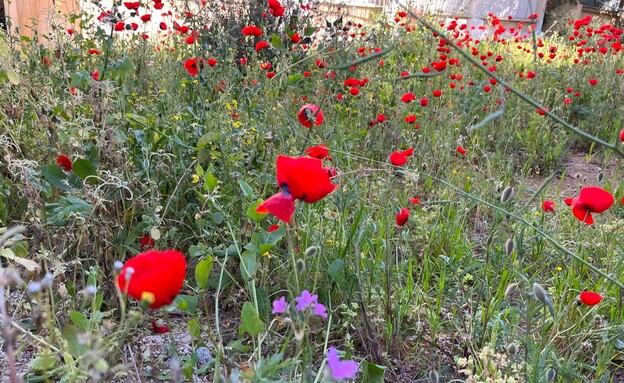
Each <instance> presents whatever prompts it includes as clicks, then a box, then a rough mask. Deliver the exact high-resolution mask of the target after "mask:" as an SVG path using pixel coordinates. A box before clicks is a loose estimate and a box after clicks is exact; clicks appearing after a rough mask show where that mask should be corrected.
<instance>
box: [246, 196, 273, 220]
mask: <svg viewBox="0 0 624 383" xmlns="http://www.w3.org/2000/svg"><path fill="white" fill-rule="evenodd" d="M262 202H264V200H263V199H262V198H258V200H257V201H256V202H254V203H252V204H251V205H249V207H248V208H247V217H249V218H251V219H252V220H253V221H255V222H260V221H262V220H263V219H264V217H266V216H267V215H268V213H256V209H257V208H258V206H260V204H261V203H262Z"/></svg>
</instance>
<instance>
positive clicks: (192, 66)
mask: <svg viewBox="0 0 624 383" xmlns="http://www.w3.org/2000/svg"><path fill="white" fill-rule="evenodd" d="M200 63H201V61H200ZM184 69H186V71H187V72H188V74H190V75H191V76H197V75H198V74H199V68H198V67H197V59H188V60H186V61H185V62H184Z"/></svg>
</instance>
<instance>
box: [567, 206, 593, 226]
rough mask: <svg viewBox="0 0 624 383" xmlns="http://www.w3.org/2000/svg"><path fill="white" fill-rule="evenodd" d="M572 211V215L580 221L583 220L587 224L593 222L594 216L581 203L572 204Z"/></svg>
mask: <svg viewBox="0 0 624 383" xmlns="http://www.w3.org/2000/svg"><path fill="white" fill-rule="evenodd" d="M572 213H573V214H574V216H575V217H576V218H577V219H578V220H579V221H581V222H584V223H586V224H588V225H591V224H593V223H594V218H593V217H592V215H591V212H590V211H589V210H588V209H587V208H586V207H584V206H583V205H581V204H578V203H577V204H576V205H572Z"/></svg>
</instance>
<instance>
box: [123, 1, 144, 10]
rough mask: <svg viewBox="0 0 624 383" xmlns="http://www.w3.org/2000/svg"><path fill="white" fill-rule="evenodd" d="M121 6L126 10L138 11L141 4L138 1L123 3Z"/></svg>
mask: <svg viewBox="0 0 624 383" xmlns="http://www.w3.org/2000/svg"><path fill="white" fill-rule="evenodd" d="M123 5H124V7H126V8H128V9H139V6H140V5H141V2H140V1H132V2H124V3H123Z"/></svg>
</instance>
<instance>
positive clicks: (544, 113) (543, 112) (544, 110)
mask: <svg viewBox="0 0 624 383" xmlns="http://www.w3.org/2000/svg"><path fill="white" fill-rule="evenodd" d="M548 111H549V109H548V108H540V109H538V110H537V114H539V115H540V116H545V115H546V112H548Z"/></svg>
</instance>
